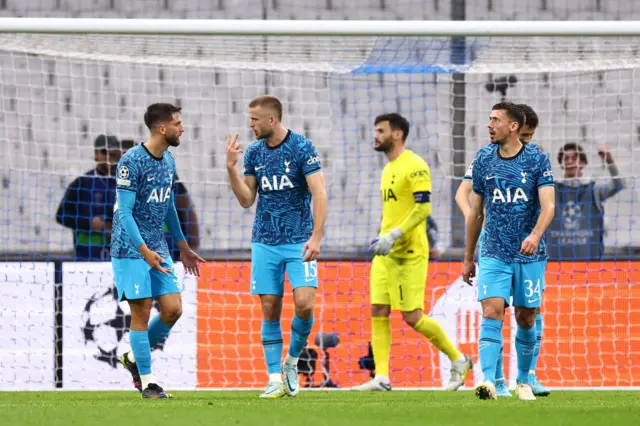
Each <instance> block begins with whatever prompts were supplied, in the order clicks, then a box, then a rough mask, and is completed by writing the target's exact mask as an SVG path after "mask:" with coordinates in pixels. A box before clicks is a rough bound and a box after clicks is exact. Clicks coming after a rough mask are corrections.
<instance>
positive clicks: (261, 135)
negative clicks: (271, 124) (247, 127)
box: [256, 129, 273, 139]
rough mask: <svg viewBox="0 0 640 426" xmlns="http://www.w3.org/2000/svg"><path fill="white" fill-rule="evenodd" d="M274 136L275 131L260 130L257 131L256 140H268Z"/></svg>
mask: <svg viewBox="0 0 640 426" xmlns="http://www.w3.org/2000/svg"><path fill="white" fill-rule="evenodd" d="M272 135H273V130H260V129H257V132H256V139H267V138H269V137H271V136H272Z"/></svg>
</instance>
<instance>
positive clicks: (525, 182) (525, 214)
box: [472, 144, 553, 263]
mask: <svg viewBox="0 0 640 426" xmlns="http://www.w3.org/2000/svg"><path fill="white" fill-rule="evenodd" d="M472 179H473V191H474V192H475V193H476V194H478V195H480V196H482V197H484V204H485V211H486V223H485V228H484V232H483V234H482V240H481V242H480V245H481V251H480V257H483V258H485V257H486V258H493V259H498V260H500V261H502V262H505V263H529V262H538V261H542V260H546V259H547V253H546V242H545V239H544V238H542V239H541V241H540V246H539V248H538V251H537V252H536V253H535V254H534V255H533V256H525V255H522V254H520V247H521V246H522V242H523V241H524V240H525V239H526V238H527V237H528V236H529V234H531V231H532V230H533V228H534V227H535V225H536V222H537V220H538V216H539V215H540V199H539V197H538V189H539V188H542V187H544V186H553V174H552V172H551V164H550V163H549V157H548V156H547V154H545V153H544V152H542V150H540V148H539V147H538V146H537V145H533V144H528V145H523V146H522V149H521V150H520V152H518V154H516V155H515V156H514V157H511V158H506V159H505V158H502V157H501V156H500V153H499V152H498V146H497V145H488V146H485V147H484V148H482V149H480V151H478V153H477V154H476V157H475V159H474V160H473V164H472Z"/></svg>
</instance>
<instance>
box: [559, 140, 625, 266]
mask: <svg viewBox="0 0 640 426" xmlns="http://www.w3.org/2000/svg"><path fill="white" fill-rule="evenodd" d="M598 155H599V156H600V158H601V159H602V161H603V162H604V164H605V165H606V167H607V169H608V171H609V174H610V175H611V179H610V180H607V181H605V182H602V181H601V182H596V181H594V180H593V179H589V178H587V177H584V176H583V174H582V171H583V169H584V168H585V167H586V166H587V164H588V159H587V154H586V153H585V151H584V149H583V148H582V146H580V145H579V144H577V143H573V142H570V143H567V144H565V145H564V146H563V147H562V148H561V149H560V152H558V163H560V166H561V167H562V170H563V172H564V179H558V180H556V214H555V217H554V219H553V221H552V222H551V225H550V226H549V229H548V231H547V244H548V253H549V258H550V259H551V260H597V259H600V258H602V256H603V254H604V233H605V226H604V202H605V201H606V200H607V199H608V198H610V197H613V196H614V195H615V194H617V193H618V192H620V191H621V190H622V189H623V188H624V181H623V179H622V178H620V176H619V171H618V167H617V166H616V164H615V162H614V160H613V156H612V155H611V153H610V152H609V150H608V149H607V148H605V147H599V148H598Z"/></svg>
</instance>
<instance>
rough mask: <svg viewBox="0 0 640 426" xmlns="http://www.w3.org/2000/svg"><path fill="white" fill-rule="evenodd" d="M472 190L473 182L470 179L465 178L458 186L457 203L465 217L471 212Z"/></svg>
mask: <svg viewBox="0 0 640 426" xmlns="http://www.w3.org/2000/svg"><path fill="white" fill-rule="evenodd" d="M472 192H473V184H472V183H471V181H470V180H463V181H462V182H460V186H458V190H457V191H456V197H455V199H456V204H457V205H458V208H459V209H460V211H461V212H462V215H463V216H464V217H465V218H466V217H467V216H469V212H471V202H470V201H469V197H470V196H471V193H472Z"/></svg>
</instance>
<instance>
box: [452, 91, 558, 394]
mask: <svg viewBox="0 0 640 426" xmlns="http://www.w3.org/2000/svg"><path fill="white" fill-rule="evenodd" d="M524 122H525V117H524V113H523V112H522V110H521V109H520V108H519V107H518V106H517V105H515V104H513V103H510V102H502V103H498V104H496V105H494V106H493V108H492V111H491V114H490V119H489V124H488V127H489V135H490V138H491V144H490V145H487V146H485V147H484V148H482V149H480V150H479V151H478V153H477V154H476V157H475V159H474V160H473V164H472V179H473V195H472V200H471V210H470V211H469V213H468V215H467V219H466V226H467V241H466V249H465V256H464V268H463V279H464V281H465V282H467V283H469V284H470V283H471V278H472V277H473V276H474V275H475V264H474V254H475V248H476V243H477V242H478V237H479V236H480V231H481V228H482V224H483V221H484V219H485V206H486V224H485V229H484V232H483V233H482V241H481V244H480V255H479V258H478V264H479V265H480V267H479V274H478V279H477V284H478V300H479V301H480V302H481V304H482V313H483V319H482V323H481V327H480V340H479V342H478V349H479V353H480V364H481V367H482V372H483V374H484V380H485V381H484V382H483V383H481V384H480V385H478V386H477V387H476V395H477V396H478V397H479V398H480V399H496V398H497V395H496V388H495V380H496V379H495V377H496V367H497V360H498V356H499V354H500V350H501V348H502V344H503V342H502V325H503V321H504V313H505V305H508V303H509V300H510V298H511V296H512V295H513V305H514V306H515V314H516V322H517V323H518V329H517V333H516V352H517V357H518V377H517V383H518V385H517V388H516V396H517V397H518V398H519V399H522V400H534V399H535V396H534V395H533V392H532V389H531V386H530V384H529V372H530V370H531V363H532V360H533V354H534V350H535V345H536V329H535V317H536V313H535V311H536V308H539V307H540V305H541V298H542V292H543V291H544V272H545V269H546V261H547V254H546V244H545V240H544V238H543V236H544V233H545V231H546V229H547V227H548V226H549V224H550V223H551V220H552V219H553V214H554V202H555V201H554V197H555V194H554V184H553V174H552V172H551V165H550V163H549V157H548V156H547V155H546V154H545V153H543V152H542V151H541V150H540V148H539V147H538V146H537V145H535V144H523V143H522V142H521V141H520V139H519V137H518V132H519V130H520V128H521V127H522V125H523V124H524ZM485 199H486V200H487V202H486V204H485Z"/></svg>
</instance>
